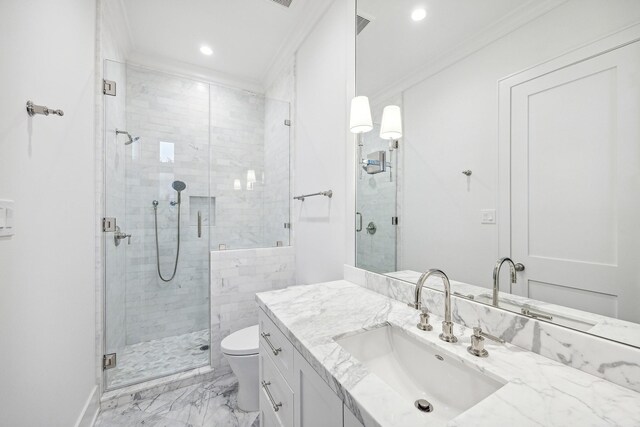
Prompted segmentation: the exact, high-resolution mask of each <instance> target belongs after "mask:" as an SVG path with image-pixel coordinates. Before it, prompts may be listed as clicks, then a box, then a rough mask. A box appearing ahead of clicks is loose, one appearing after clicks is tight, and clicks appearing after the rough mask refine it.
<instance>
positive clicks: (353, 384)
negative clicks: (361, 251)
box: [256, 280, 640, 427]
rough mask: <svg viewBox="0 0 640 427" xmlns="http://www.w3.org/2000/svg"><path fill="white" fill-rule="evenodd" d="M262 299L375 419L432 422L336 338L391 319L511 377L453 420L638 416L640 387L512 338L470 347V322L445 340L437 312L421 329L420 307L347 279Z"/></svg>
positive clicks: (591, 421) (627, 420)
mask: <svg viewBox="0 0 640 427" xmlns="http://www.w3.org/2000/svg"><path fill="white" fill-rule="evenodd" d="M256 301H257V303H258V305H259V306H260V307H261V308H262V309H263V310H264V311H265V312H266V313H267V315H268V316H269V317H270V318H271V319H272V320H273V321H274V323H275V324H276V325H277V326H278V327H279V328H280V329H281V330H282V332H283V333H284V334H285V335H287V337H288V338H289V340H291V342H292V343H293V345H294V346H295V347H296V349H297V350H298V351H299V352H300V353H301V354H302V355H303V356H304V357H305V359H306V360H307V361H308V362H309V363H310V364H311V365H312V366H313V367H314V369H315V370H316V372H318V374H320V375H321V376H322V377H323V378H324V379H325V381H326V382H327V383H328V384H329V386H330V387H331V388H332V389H333V390H334V391H335V392H336V393H337V394H338V396H340V397H341V399H342V400H343V401H344V402H345V404H346V405H347V406H348V407H349V408H350V409H351V411H352V412H353V413H354V414H356V416H358V418H360V419H361V420H362V421H363V422H364V424H365V425H366V426H367V427H368V426H421V425H433V422H432V421H433V418H431V420H430V419H429V414H423V413H420V412H418V411H417V410H416V409H415V407H414V406H413V403H414V402H413V401H411V402H408V401H407V399H405V398H403V397H401V395H400V394H399V393H397V392H396V391H395V390H394V389H392V388H391V387H390V386H388V385H387V384H386V383H385V382H383V381H382V380H381V379H380V378H379V377H377V376H376V375H375V374H372V373H370V372H369V371H368V370H367V368H366V367H365V366H364V365H363V364H361V363H360V362H359V361H358V360H356V359H355V358H354V357H352V356H351V355H350V354H349V353H348V352H347V351H346V350H344V349H343V348H342V347H341V346H340V345H338V344H337V343H336V342H335V340H334V338H336V337H341V336H345V335H351V334H354V333H357V332H360V331H365V330H369V329H374V328H377V327H380V326H383V325H386V324H391V325H394V326H397V327H399V328H402V329H403V330H404V331H405V332H406V333H407V334H409V335H410V336H412V337H414V338H415V339H416V340H418V341H420V342H422V343H424V344H425V345H430V346H437V347H438V351H441V352H442V354H446V355H447V356H448V357H450V358H453V359H455V360H457V361H459V362H461V363H463V364H465V365H467V366H469V367H471V368H472V369H476V370H478V371H479V372H483V373H486V374H488V375H490V376H492V377H495V378H500V379H501V380H502V382H504V383H505V385H504V386H503V387H502V388H500V389H499V390H498V391H497V392H495V393H494V394H492V395H490V396H489V397H487V398H486V399H484V400H482V401H481V402H480V403H479V404H477V405H475V406H473V407H471V408H470V409H468V410H467V411H465V412H463V413H461V414H460V415H458V416H457V417H456V418H454V419H453V420H451V421H450V422H449V423H448V424H447V425H450V426H497V425H514V426H515V425H517V426H519V427H522V426H563V427H565V426H570V425H580V426H605V425H607V426H609V425H616V426H638V425H640V393H636V392H634V391H632V390H629V389H626V388H623V387H621V386H618V385H615V384H613V383H610V382H608V381H606V380H603V379H600V378H597V377H595V376H592V375H589V374H586V373H584V372H582V371H579V370H577V369H573V368H568V367H566V366H564V365H562V364H561V363H558V362H555V361H553V360H551V359H548V358H546V357H543V356H540V355H537V354H535V353H532V352H528V351H525V350H523V349H521V348H519V347H516V346H513V345H510V344H498V343H494V342H492V341H489V340H486V341H485V348H487V350H488V351H489V353H490V355H489V357H488V358H484V359H483V358H477V357H474V356H471V355H470V354H469V353H467V351H466V348H467V346H468V345H469V343H470V333H471V330H470V329H468V328H465V327H463V326H461V325H455V328H454V329H455V334H456V335H457V336H458V338H459V341H458V342H457V343H455V344H450V343H444V342H442V341H440V340H439V339H438V334H439V332H440V327H439V325H440V323H441V321H442V319H441V318H438V317H437V316H432V319H431V324H432V325H434V330H433V331H432V332H423V331H420V330H418V329H417V328H416V327H415V324H416V321H417V318H418V312H417V311H416V310H414V309H412V308H410V307H408V306H407V305H406V304H405V303H403V302H399V301H396V300H393V299H390V298H387V297H385V296H383V295H380V294H378V293H375V292H373V291H369V290H367V289H365V288H363V287H360V286H358V285H355V284H353V283H351V282H348V281H345V280H339V281H335V282H327V283H320V284H316V285H307V286H295V287H291V288H287V289H282V290H277V291H271V292H265V293H259V294H257V295H256Z"/></svg>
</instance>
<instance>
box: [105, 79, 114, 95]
mask: <svg viewBox="0 0 640 427" xmlns="http://www.w3.org/2000/svg"><path fill="white" fill-rule="evenodd" d="M102 93H103V94H105V95H109V96H116V82H114V81H112V80H102Z"/></svg>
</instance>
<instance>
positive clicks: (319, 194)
mask: <svg viewBox="0 0 640 427" xmlns="http://www.w3.org/2000/svg"><path fill="white" fill-rule="evenodd" d="M313 196H326V197H328V198H332V197H333V191H331V190H327V191H319V192H317V193H312V194H303V195H302V196H296V197H294V198H293V200H300V201H302V202H304V199H306V198H307V197H313Z"/></svg>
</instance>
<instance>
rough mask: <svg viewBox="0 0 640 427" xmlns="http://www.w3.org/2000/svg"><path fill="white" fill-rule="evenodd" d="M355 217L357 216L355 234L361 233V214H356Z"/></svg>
mask: <svg viewBox="0 0 640 427" xmlns="http://www.w3.org/2000/svg"><path fill="white" fill-rule="evenodd" d="M356 215H357V216H358V226H357V227H356V232H358V233H359V232H361V231H362V214H361V213H360V212H356Z"/></svg>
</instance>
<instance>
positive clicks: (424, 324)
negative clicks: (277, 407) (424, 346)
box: [416, 308, 433, 331]
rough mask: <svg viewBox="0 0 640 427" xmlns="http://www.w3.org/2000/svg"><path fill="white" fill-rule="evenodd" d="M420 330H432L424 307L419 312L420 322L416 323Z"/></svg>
mask: <svg viewBox="0 0 640 427" xmlns="http://www.w3.org/2000/svg"><path fill="white" fill-rule="evenodd" d="M416 326H417V327H418V329H420V330H421V331H432V330H433V326H431V325H430V324H429V312H428V311H427V309H426V308H424V309H422V312H421V313H420V323H418V324H417V325H416Z"/></svg>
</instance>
